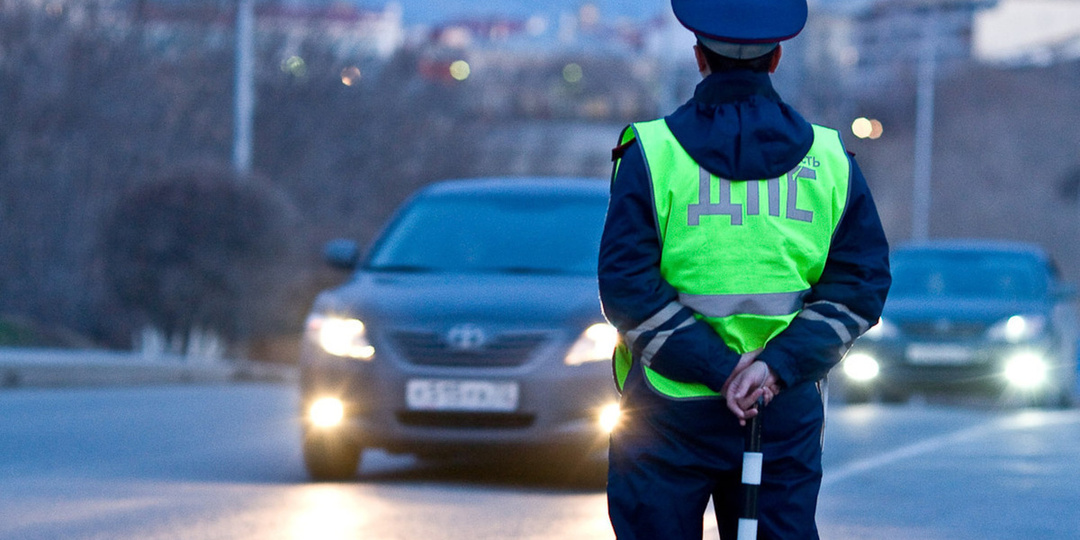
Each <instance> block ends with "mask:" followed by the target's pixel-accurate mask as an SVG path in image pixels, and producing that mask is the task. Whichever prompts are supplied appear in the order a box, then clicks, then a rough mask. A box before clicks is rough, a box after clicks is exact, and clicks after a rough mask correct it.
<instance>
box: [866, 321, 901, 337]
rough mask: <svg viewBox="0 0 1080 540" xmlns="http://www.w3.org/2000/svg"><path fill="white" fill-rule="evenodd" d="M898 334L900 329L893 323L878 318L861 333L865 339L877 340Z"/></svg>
mask: <svg viewBox="0 0 1080 540" xmlns="http://www.w3.org/2000/svg"><path fill="white" fill-rule="evenodd" d="M898 335H900V329H899V328H897V327H896V325H895V324H893V323H891V322H889V321H887V320H885V319H879V320H878V322H877V324H875V325H874V326H871V327H870V329H869V330H867V331H866V333H865V334H863V337H865V338H866V339H869V340H872V341H877V340H879V339H889V338H894V337H896V336H898Z"/></svg>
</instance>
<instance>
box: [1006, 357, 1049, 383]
mask: <svg viewBox="0 0 1080 540" xmlns="http://www.w3.org/2000/svg"><path fill="white" fill-rule="evenodd" d="M1048 370H1049V366H1047V365H1046V361H1045V360H1043V358H1042V356H1040V355H1039V354H1037V353H1033V352H1025V353H1020V354H1017V355H1016V356H1013V357H1012V358H1009V359H1008V360H1007V361H1006V362H1005V378H1006V379H1008V381H1009V382H1010V383H1011V384H1012V385H1014V386H1017V387H1020V388H1036V387H1038V386H1040V385H1042V384H1043V383H1044V382H1046V375H1047V371H1048Z"/></svg>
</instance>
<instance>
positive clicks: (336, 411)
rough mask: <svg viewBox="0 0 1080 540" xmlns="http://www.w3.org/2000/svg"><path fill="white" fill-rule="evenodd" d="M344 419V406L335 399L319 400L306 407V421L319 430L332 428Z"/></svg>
mask: <svg viewBox="0 0 1080 540" xmlns="http://www.w3.org/2000/svg"><path fill="white" fill-rule="evenodd" d="M344 418H345V404H344V403H342V402H341V400H340V399H337V398H330V397H325V398H320V399H317V400H315V401H314V402H312V403H311V406H310V407H308V420H309V421H310V422H311V424H312V425H314V426H316V427H321V428H329V427H334V426H336V425H338V424H340V423H341V421H342V420H343V419H344Z"/></svg>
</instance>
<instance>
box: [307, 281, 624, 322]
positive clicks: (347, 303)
mask: <svg viewBox="0 0 1080 540" xmlns="http://www.w3.org/2000/svg"><path fill="white" fill-rule="evenodd" d="M315 311H318V312H323V313H328V312H332V313H348V314H350V315H353V316H356V317H359V318H360V319H361V320H365V321H371V322H372V323H375V322H376V321H377V323H378V324H381V325H395V326H398V325H410V326H412V325H440V324H454V323H458V322H472V323H492V324H499V325H501V326H531V327H535V326H538V325H541V326H550V327H563V326H566V325H570V324H576V325H586V324H589V323H592V322H598V321H600V320H603V317H602V315H601V311H600V300H599V294H598V292H597V281H596V277H595V276H552V275H536V276H533V275H506V274H451V273H445V274H441V273H437V274H415V273H411V274H410V273H403V274H397V273H384V272H377V273H375V272H371V273H369V272H360V273H358V274H357V275H356V277H355V279H354V280H352V281H351V282H349V283H347V284H345V285H342V286H340V287H338V288H336V289H332V290H329V291H326V292H323V293H322V294H320V295H319V297H318V299H317V300H316V302H315Z"/></svg>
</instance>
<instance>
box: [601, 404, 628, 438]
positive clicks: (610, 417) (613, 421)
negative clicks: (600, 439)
mask: <svg viewBox="0 0 1080 540" xmlns="http://www.w3.org/2000/svg"><path fill="white" fill-rule="evenodd" d="M621 417H622V411H621V410H620V409H619V404H618V403H609V404H607V405H605V406H604V408H602V409H600V416H599V417H598V422H599V424H600V430H601V431H603V432H604V433H611V432H612V431H615V428H616V427H617V426H618V425H619V419H620V418H621Z"/></svg>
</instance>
